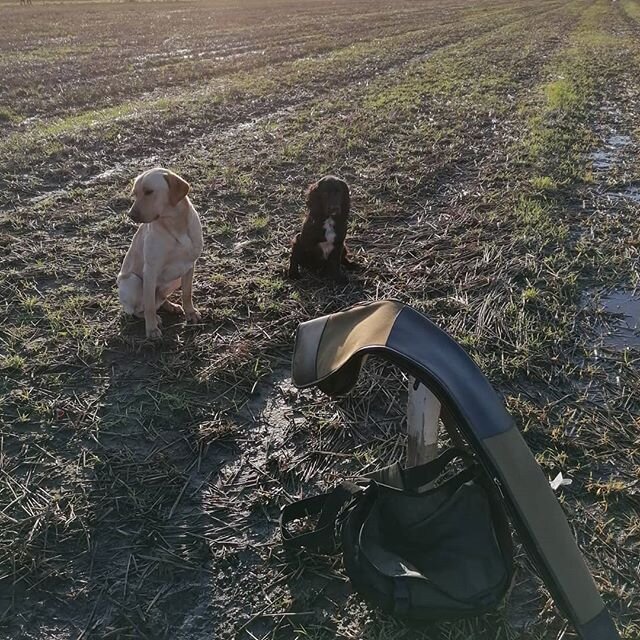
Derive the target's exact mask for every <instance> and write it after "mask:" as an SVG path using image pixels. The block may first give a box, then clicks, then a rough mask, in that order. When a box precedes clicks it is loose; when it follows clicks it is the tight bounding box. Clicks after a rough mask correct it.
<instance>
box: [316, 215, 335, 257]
mask: <svg viewBox="0 0 640 640" xmlns="http://www.w3.org/2000/svg"><path fill="white" fill-rule="evenodd" d="M323 226H324V242H321V243H320V245H319V246H320V249H321V250H322V257H323V258H324V259H325V260H326V259H327V258H328V257H329V254H330V253H331V252H332V251H333V244H334V242H335V241H336V229H335V222H334V220H333V217H331V218H327V219H326V220H325V221H324V225H323Z"/></svg>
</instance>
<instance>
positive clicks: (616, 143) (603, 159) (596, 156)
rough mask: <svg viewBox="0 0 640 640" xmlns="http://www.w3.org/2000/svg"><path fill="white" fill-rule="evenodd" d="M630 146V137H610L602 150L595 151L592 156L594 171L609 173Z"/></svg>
mask: <svg viewBox="0 0 640 640" xmlns="http://www.w3.org/2000/svg"><path fill="white" fill-rule="evenodd" d="M630 144H631V138H630V137H629V136H625V135H618V134H614V135H612V136H609V138H607V141H606V142H605V145H604V147H603V148H602V149H598V150H597V151H593V152H592V153H591V154H590V158H591V162H592V165H593V169H594V171H598V172H602V171H609V169H611V168H612V167H613V166H614V165H615V164H617V160H618V156H619V155H620V154H621V153H622V151H623V150H624V149H625V147H627V146H629V145H630Z"/></svg>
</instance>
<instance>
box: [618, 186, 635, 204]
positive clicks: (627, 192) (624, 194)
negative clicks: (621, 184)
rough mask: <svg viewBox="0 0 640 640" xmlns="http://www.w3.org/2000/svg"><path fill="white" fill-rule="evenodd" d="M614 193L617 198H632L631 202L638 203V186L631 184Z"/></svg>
mask: <svg viewBox="0 0 640 640" xmlns="http://www.w3.org/2000/svg"><path fill="white" fill-rule="evenodd" d="M615 195H616V196H618V197H619V198H627V199H628V200H632V201H633V202H638V203H640V186H638V185H631V186H629V187H627V188H626V189H624V191H619V192H618V193H616V194H615Z"/></svg>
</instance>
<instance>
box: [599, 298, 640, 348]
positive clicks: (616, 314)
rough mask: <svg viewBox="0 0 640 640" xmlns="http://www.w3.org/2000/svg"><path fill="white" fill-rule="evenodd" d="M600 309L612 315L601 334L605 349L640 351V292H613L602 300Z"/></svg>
mask: <svg viewBox="0 0 640 640" xmlns="http://www.w3.org/2000/svg"><path fill="white" fill-rule="evenodd" d="M598 308H599V309H601V310H603V311H605V312H606V313H607V314H610V317H609V318H608V321H607V323H606V327H602V332H601V334H600V337H601V344H602V346H603V347H607V348H609V349H615V350H621V351H623V350H625V349H640V292H635V293H634V292H631V291H625V290H621V289H620V290H616V291H612V292H611V293H609V294H607V295H606V296H602V297H601V298H600V300H599V304H598Z"/></svg>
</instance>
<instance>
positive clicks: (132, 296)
mask: <svg viewBox="0 0 640 640" xmlns="http://www.w3.org/2000/svg"><path fill="white" fill-rule="evenodd" d="M118 297H119V298H120V304H121V305H122V308H123V310H124V312H125V313H126V314H128V315H130V316H139V315H140V314H141V313H142V312H143V311H144V308H143V306H142V278H141V277H140V276H137V275H136V274H135V273H128V274H127V275H124V276H119V277H118Z"/></svg>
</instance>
